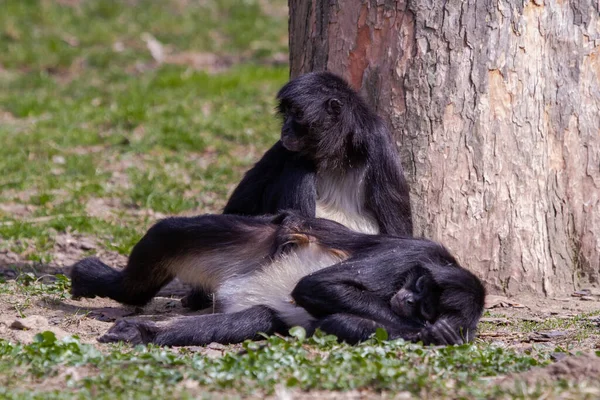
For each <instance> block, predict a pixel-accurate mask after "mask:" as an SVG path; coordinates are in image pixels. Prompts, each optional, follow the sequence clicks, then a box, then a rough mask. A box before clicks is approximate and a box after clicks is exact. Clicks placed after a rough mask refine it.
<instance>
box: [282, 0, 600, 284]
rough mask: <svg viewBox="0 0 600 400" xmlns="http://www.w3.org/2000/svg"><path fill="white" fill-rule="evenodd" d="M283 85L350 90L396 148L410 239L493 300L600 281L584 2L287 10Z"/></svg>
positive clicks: (597, 161)
mask: <svg viewBox="0 0 600 400" xmlns="http://www.w3.org/2000/svg"><path fill="white" fill-rule="evenodd" d="M289 6H290V53H291V55H290V61H291V75H292V76H297V75H299V74H301V73H304V72H309V71H319V70H329V71H333V72H336V73H339V74H341V75H342V76H344V77H346V78H347V79H349V80H350V82H351V83H352V84H353V85H354V86H355V87H356V88H358V89H359V90H360V91H361V92H362V93H363V95H365V96H366V98H367V99H368V100H369V101H370V102H371V104H372V105H374V106H375V107H376V108H377V110H378V112H379V113H380V114H381V115H382V116H383V117H384V118H386V119H387V120H388V122H389V123H390V125H391V127H392V128H393V131H394V132H395V134H396V135H397V139H398V144H399V146H400V154H401V156H402V159H403V164H404V167H405V170H406V174H407V178H408V179H409V183H410V184H411V196H412V203H413V214H414V218H415V223H416V227H417V234H420V235H423V236H426V237H430V238H433V239H436V240H439V241H441V242H443V243H444V244H446V245H447V246H448V247H449V248H450V249H451V250H452V251H453V252H454V253H455V254H457V256H458V257H459V259H460V260H461V262H462V263H463V264H464V265H465V266H467V267H469V268H471V269H472V270H474V271H475V272H477V273H478V274H479V275H480V276H481V277H482V278H483V279H484V280H485V281H486V282H487V284H488V287H489V288H490V289H491V291H496V292H505V293H508V294H515V293H517V292H520V291H529V292H537V293H544V294H546V295H552V294H557V293H563V292H566V291H570V290H572V289H574V288H576V287H578V286H579V285H582V284H586V285H587V284H589V283H590V282H591V283H598V280H599V278H600V18H599V7H600V5H599V2H598V1H597V0H593V1H592V0H570V1H565V0H545V1H544V0H535V1H506V0H504V1H502V0H485V1H482V0H446V1H434V0H408V1H403V0H337V1H336V0H329V1H321V0H289Z"/></svg>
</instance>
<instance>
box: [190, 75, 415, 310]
mask: <svg viewBox="0 0 600 400" xmlns="http://www.w3.org/2000/svg"><path fill="white" fill-rule="evenodd" d="M277 99H278V101H279V106H278V112H279V115H280V116H281V118H282V119H283V126H282V128H281V140H279V141H278V142H277V143H275V145H274V146H273V147H271V149H269V150H268V151H267V152H266V153H265V154H264V156H263V157H262V159H261V160H260V161H258V163H256V165H255V166H254V167H253V168H252V169H250V170H249V171H248V172H247V173H246V175H245V176H244V178H243V179H242V181H241V182H240V184H239V185H238V186H237V188H236V189H235V190H234V192H233V194H232V195H231V197H230V199H229V201H228V203H227V205H226V206H225V209H224V210H223V213H224V214H238V215H264V214H275V213H277V212H279V211H282V210H296V211H297V212H298V213H299V214H300V215H303V216H305V217H315V216H316V217H321V218H327V219H331V220H333V221H337V222H339V223H341V224H343V225H345V226H347V227H348V228H350V229H352V230H355V231H358V232H364V233H385V234H392V235H400V236H412V233H413V226H412V216H411V207H410V199H409V190H408V185H407V183H406V180H405V178H404V174H403V171H402V165H401V163H400V158H399V156H398V153H397V150H396V145H395V143H394V140H393V138H392V134H391V132H390V131H389V129H388V128H387V126H386V124H385V123H384V122H383V121H382V120H381V118H379V117H378V116H377V114H376V113H375V112H373V110H371V108H370V107H369V106H368V105H367V104H366V103H365V102H364V101H363V99H362V98H361V97H360V96H359V95H358V93H356V92H355V91H354V90H353V89H352V88H351V87H350V86H349V85H348V83H347V82H346V81H345V80H344V79H342V78H340V77H339V76H336V75H334V74H332V73H329V72H317V73H310V74H306V75H302V76H300V77H298V78H295V79H293V80H291V81H290V82H288V83H287V84H286V85H285V86H283V88H281V90H280V91H279V93H278V94H277ZM210 302H211V298H210V296H208V295H207V294H206V292H204V291H202V290H200V289H196V290H192V291H191V292H190V294H189V295H188V296H186V297H185V298H183V299H182V303H183V305H184V306H186V307H190V308H194V309H201V308H204V307H207V306H209V305H210Z"/></svg>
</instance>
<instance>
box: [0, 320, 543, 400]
mask: <svg viewBox="0 0 600 400" xmlns="http://www.w3.org/2000/svg"><path fill="white" fill-rule="evenodd" d="M294 334H295V337H292V338H281V337H270V338H268V339H267V341H266V342H265V343H260V344H259V343H255V342H246V343H244V345H243V349H242V351H241V352H227V353H225V354H224V355H223V356H222V357H216V358H214V357H213V358H211V357H207V356H206V355H202V354H200V353H194V352H193V351H189V350H186V349H182V350H181V351H177V350H170V349H161V348H156V347H151V346H150V347H141V346H139V347H136V348H135V349H130V348H127V347H123V346H120V345H115V346H109V347H107V348H105V349H104V351H99V350H97V349H96V348H95V347H93V346H91V345H85V344H81V343H79V342H78V341H77V339H73V338H67V339H65V340H63V341H57V340H56V338H55V337H54V335H53V334H52V333H51V332H44V333H43V334H40V335H38V336H37V338H36V342H34V343H33V344H30V345H15V344H10V343H8V342H6V341H0V372H2V373H3V375H2V378H1V379H2V381H1V382H0V383H1V384H2V385H0V386H4V388H5V389H3V390H4V394H5V395H7V396H8V398H28V397H34V398H35V396H36V392H35V391H34V392H33V393H23V392H20V391H19V385H21V384H23V383H29V384H30V385H31V386H33V387H36V385H37V388H38V390H39V388H41V387H43V386H44V384H45V382H46V383H47V382H52V381H53V379H54V378H55V377H57V376H61V380H64V381H65V382H66V384H67V385H66V389H61V390H57V391H52V390H50V391H46V390H44V391H39V392H38V393H39V397H40V398H42V397H43V398H71V397H72V396H73V397H77V398H89V396H92V397H94V398H115V396H116V397H122V398H131V397H132V396H137V397H140V396H142V397H143V396H151V397H163V396H167V397H171V396H185V393H186V392H187V395H189V396H194V395H197V394H198V393H199V392H206V391H214V392H225V393H237V394H238V395H242V396H245V395H254V396H260V395H262V394H272V393H273V392H274V390H275V388H276V387H287V388H291V389H299V390H327V391H329V390H335V391H347V390H354V389H369V390H371V391H380V390H391V391H402V392H406V391H407V392H410V393H412V394H414V395H421V396H423V395H425V396H440V395H445V396H448V397H457V396H465V395H466V396H476V397H483V396H489V395H493V394H497V392H496V390H497V389H494V388H493V387H490V386H489V385H488V384H487V382H488V381H487V380H486V379H483V378H489V377H493V376H497V375H499V374H506V373H510V372H518V371H523V370H527V369H529V368H531V367H533V366H538V365H544V364H546V363H547V361H546V356H545V355H544V354H541V353H539V354H538V353H535V354H533V353H532V354H518V353H515V352H512V351H510V350H504V349H502V348H499V347H493V346H487V345H476V344H472V345H464V346H455V347H441V348H433V347H430V348H426V347H422V346H420V345H415V344H409V343H404V342H402V341H392V342H385V341H379V340H377V339H373V340H371V341H369V342H367V343H363V344H361V345H359V346H355V347H351V346H348V345H345V344H339V343H337V341H336V340H335V338H334V337H332V336H325V335H321V334H320V335H317V336H316V337H313V338H309V339H305V338H304V335H303V332H302V331H301V330H296V331H295V332H294ZM70 367H71V368H70ZM64 371H69V372H68V373H66V374H65V372H64ZM77 371H80V372H79V373H77ZM17 377H18V378H19V379H18V380H17V379H16V378H17ZM17 382H18V383H17ZM190 382H191V383H192V385H190ZM194 384H198V385H200V388H201V390H199V389H196V391H194V390H193V389H192V390H190V389H189V387H192V388H193V387H195V385H194ZM0 394H2V393H1V392H0Z"/></svg>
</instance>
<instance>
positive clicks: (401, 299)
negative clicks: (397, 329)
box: [390, 275, 439, 322]
mask: <svg viewBox="0 0 600 400" xmlns="http://www.w3.org/2000/svg"><path fill="white" fill-rule="evenodd" d="M438 303H439V290H438V288H437V285H436V284H435V282H434V281H433V279H431V277H430V276H428V275H418V276H415V275H413V276H410V277H409V278H408V280H407V282H406V283H405V284H404V286H403V287H402V288H401V289H400V290H399V291H398V293H396V294H395V295H394V296H393V297H392V299H391V301H390V305H391V307H392V311H394V313H396V314H397V315H399V316H401V317H405V318H410V319H415V320H418V321H421V322H433V321H435V320H436V319H437V317H438V311H437V309H438V308H439V307H437V304H438Z"/></svg>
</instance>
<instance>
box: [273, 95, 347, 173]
mask: <svg viewBox="0 0 600 400" xmlns="http://www.w3.org/2000/svg"><path fill="white" fill-rule="evenodd" d="M313 97H314V102H312V103H310V104H304V105H302V104H298V103H297V102H296V101H292V100H291V99H286V98H284V99H281V101H280V103H279V106H278V111H279V114H280V116H281V117H282V120H283V125H282V127H281V143H282V144H283V146H284V147H285V148H286V149H288V150H290V151H293V152H299V153H302V154H304V155H305V156H307V157H309V158H311V159H313V160H315V161H320V160H323V159H332V158H333V157H334V156H335V155H339V153H343V146H344V141H345V137H344V135H342V134H340V132H337V131H335V132H334V131H332V128H333V127H334V126H336V124H337V123H338V120H339V118H340V113H341V112H342V103H341V101H340V100H338V99H337V98H325V99H323V98H321V97H320V96H316V95H314V96H313Z"/></svg>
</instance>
